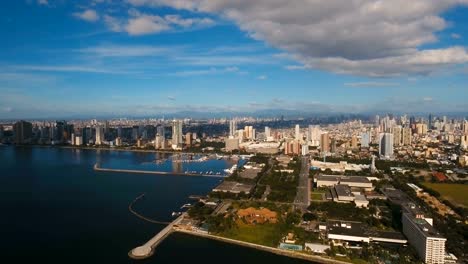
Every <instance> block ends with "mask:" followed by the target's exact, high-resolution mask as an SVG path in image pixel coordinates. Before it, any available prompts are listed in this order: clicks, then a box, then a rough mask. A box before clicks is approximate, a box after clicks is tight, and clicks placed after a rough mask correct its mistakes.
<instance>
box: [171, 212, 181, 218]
mask: <svg viewBox="0 0 468 264" xmlns="http://www.w3.org/2000/svg"><path fill="white" fill-rule="evenodd" d="M181 214H182V213H181V212H172V217H175V216H179V215H181Z"/></svg>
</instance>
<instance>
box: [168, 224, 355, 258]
mask: <svg viewBox="0 0 468 264" xmlns="http://www.w3.org/2000/svg"><path fill="white" fill-rule="evenodd" d="M173 231H174V232H179V233H182V234H188V235H192V236H198V237H202V238H206V239H211V240H216V241H220V242H224V243H229V244H234V245H238V246H242V247H249V248H253V249H257V250H262V251H266V252H269V253H273V254H276V255H281V256H286V257H290V258H296V259H302V260H308V261H314V262H318V263H322V264H349V262H344V261H340V260H335V259H330V258H325V257H321V256H316V255H309V254H305V253H302V252H295V251H289V250H284V249H279V248H273V247H268V246H263V245H258V244H254V243H250V242H245V241H241V240H235V239H231V238H226V237H221V236H216V235H211V234H205V233H200V232H195V231H191V230H186V229H182V228H177V227H174V228H173Z"/></svg>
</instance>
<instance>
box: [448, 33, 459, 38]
mask: <svg viewBox="0 0 468 264" xmlns="http://www.w3.org/2000/svg"><path fill="white" fill-rule="evenodd" d="M450 37H452V38H453V39H461V35H460V34H456V33H452V34H450Z"/></svg>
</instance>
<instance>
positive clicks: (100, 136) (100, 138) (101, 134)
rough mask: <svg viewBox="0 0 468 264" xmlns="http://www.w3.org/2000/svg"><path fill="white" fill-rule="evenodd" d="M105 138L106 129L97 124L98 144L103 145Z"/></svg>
mask: <svg viewBox="0 0 468 264" xmlns="http://www.w3.org/2000/svg"><path fill="white" fill-rule="evenodd" d="M103 140H104V130H103V129H102V127H101V126H96V142H95V144H96V145H101V144H102V141H103Z"/></svg>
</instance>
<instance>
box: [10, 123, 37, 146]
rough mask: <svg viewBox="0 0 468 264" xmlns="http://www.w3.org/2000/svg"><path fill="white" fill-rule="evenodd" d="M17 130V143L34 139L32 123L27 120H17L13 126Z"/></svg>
mask: <svg viewBox="0 0 468 264" xmlns="http://www.w3.org/2000/svg"><path fill="white" fill-rule="evenodd" d="M13 131H14V132H15V143H16V144H25V143H30V142H31V139H32V124H31V123H29V122H26V121H23V120H21V121H19V122H16V123H15V125H14V126H13Z"/></svg>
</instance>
